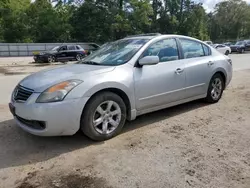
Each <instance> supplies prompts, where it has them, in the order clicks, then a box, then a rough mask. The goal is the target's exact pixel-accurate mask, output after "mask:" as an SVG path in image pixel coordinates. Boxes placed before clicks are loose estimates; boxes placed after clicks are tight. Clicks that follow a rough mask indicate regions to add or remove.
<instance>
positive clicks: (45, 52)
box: [40, 50, 57, 55]
mask: <svg viewBox="0 0 250 188" xmlns="http://www.w3.org/2000/svg"><path fill="white" fill-rule="evenodd" d="M55 53H57V51H53V50H51V51H44V52H41V53H40V55H45V54H55Z"/></svg>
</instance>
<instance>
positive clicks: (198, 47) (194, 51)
mask: <svg viewBox="0 0 250 188" xmlns="http://www.w3.org/2000/svg"><path fill="white" fill-rule="evenodd" d="M180 42H181V45H182V49H183V52H184V58H185V59H189V58H196V57H202V56H205V52H204V49H203V46H204V45H203V44H201V43H200V42H197V41H194V40H189V39H180Z"/></svg>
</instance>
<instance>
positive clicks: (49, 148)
mask: <svg viewBox="0 0 250 188" xmlns="http://www.w3.org/2000/svg"><path fill="white" fill-rule="evenodd" d="M206 105H208V104H206V103H203V102H201V101H194V102H190V103H186V104H182V105H179V106H176V107H171V108H167V109H164V110H160V111H157V112H153V113H149V114H147V115H142V116H139V117H138V118H137V119H136V120H134V121H131V122H127V123H126V125H125V126H124V128H123V131H122V133H121V134H126V133H128V132H129V131H132V130H134V129H138V128H140V127H143V126H147V125H149V124H152V123H156V122H159V121H162V120H164V119H167V118H170V117H173V116H176V115H180V114H183V113H185V112H188V111H191V110H196V109H198V108H201V107H204V106H206ZM103 143H104V142H94V141H91V140H90V139H88V138H87V137H86V136H84V135H83V133H81V132H80V131H79V132H77V133H76V134H75V135H73V136H64V137H38V136H34V135H31V134H29V133H26V132H25V131H23V130H21V128H19V127H17V126H16V124H15V122H14V120H7V121H3V122H0V148H1V150H0V169H2V168H8V167H14V166H20V165H26V164H34V163H37V162H42V161H46V160H48V159H51V158H54V157H56V156H59V155H61V154H64V153H68V152H71V151H74V150H77V149H83V148H86V147H88V146H92V145H100V144H103Z"/></svg>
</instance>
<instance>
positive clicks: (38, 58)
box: [33, 55, 48, 62]
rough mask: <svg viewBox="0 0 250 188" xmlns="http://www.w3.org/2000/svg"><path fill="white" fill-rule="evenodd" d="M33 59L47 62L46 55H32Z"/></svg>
mask: <svg viewBox="0 0 250 188" xmlns="http://www.w3.org/2000/svg"><path fill="white" fill-rule="evenodd" d="M33 59H34V61H35V62H47V61H48V56H45V55H34V57H33Z"/></svg>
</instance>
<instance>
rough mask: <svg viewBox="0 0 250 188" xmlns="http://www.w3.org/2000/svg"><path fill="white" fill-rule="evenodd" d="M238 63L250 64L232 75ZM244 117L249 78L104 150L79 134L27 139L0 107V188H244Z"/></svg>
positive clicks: (143, 121)
mask: <svg viewBox="0 0 250 188" xmlns="http://www.w3.org/2000/svg"><path fill="white" fill-rule="evenodd" d="M233 57H235V56H233ZM247 57H248V58H247ZM241 58H242V59H244V58H246V59H245V60H247V59H248V61H247V62H245V61H244V62H243V63H242V64H243V65H244V66H243V67H237V66H238V65H236V67H237V69H236V70H241V69H244V68H245V66H247V63H249V59H250V58H249V56H244V55H242V56H239V61H238V62H241V61H242V59H241ZM233 62H234V61H233ZM249 64H250V63H249ZM10 77H14V76H2V81H1V79H0V83H1V84H0V85H1V86H2V85H3V83H4V82H3V81H4V80H6V78H10ZM0 78H1V76H0ZM3 78H5V79H3ZM15 79H16V78H15ZM8 80H9V79H8ZM1 96H2V94H1ZM6 101H8V99H6ZM249 114H250V70H242V71H236V72H234V77H233V80H232V82H231V84H230V86H229V87H228V88H227V90H226V91H225V93H224V95H223V98H222V100H221V101H220V102H219V103H217V104H213V105H208V104H206V103H203V102H202V101H195V102H191V103H187V104H183V105H179V106H177V107H173V108H169V109H165V110H161V111H158V112H154V113H150V114H147V115H144V116H141V117H138V119H136V120H135V121H133V122H128V123H127V124H126V125H125V127H124V131H123V132H122V134H120V135H118V136H117V137H115V138H113V139H111V140H108V141H105V142H92V141H90V140H89V139H87V138H86V137H85V136H84V135H83V134H81V133H80V132H79V133H77V134H76V135H74V136H70V137H48V138H46V137H37V136H33V135H30V134H28V133H26V132H24V131H22V130H21V129H20V128H18V127H17V126H16V125H15V124H14V122H13V120H12V117H11V115H10V113H9V112H8V107H7V105H6V104H3V103H2V104H1V103H0V187H1V188H2V187H3V188H10V187H14V188H56V187H62V188H85V187H92V188H93V187H98V188H102V187H103V188H107V187H110V188H116V187H149V188H151V187H152V188H155V187H164V188H166V187H167V188H168V187H170V188H174V187H176V188H177V187H178V188H179V187H185V188H188V187H194V188H205V187H209V188H210V187H215V188H235V187H237V188H238V187H240V188H249V187H250V149H249V145H250V131H249V130H250V124H249V122H250V116H249Z"/></svg>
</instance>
